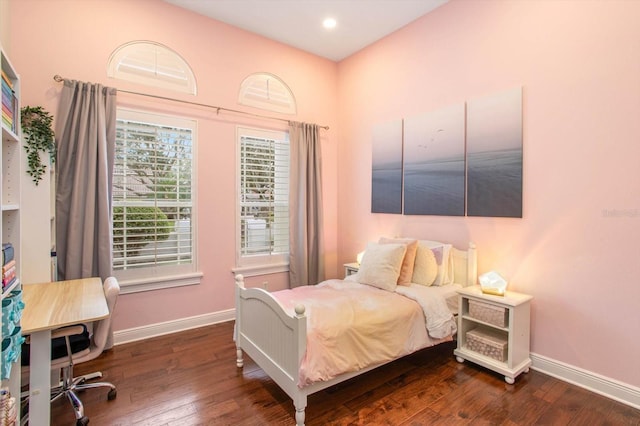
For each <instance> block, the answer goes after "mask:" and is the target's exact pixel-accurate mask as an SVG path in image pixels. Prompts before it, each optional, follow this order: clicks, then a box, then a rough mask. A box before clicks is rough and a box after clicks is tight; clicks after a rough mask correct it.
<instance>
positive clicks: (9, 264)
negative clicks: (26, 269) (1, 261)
mask: <svg viewBox="0 0 640 426" xmlns="http://www.w3.org/2000/svg"><path fill="white" fill-rule="evenodd" d="M15 267H16V260H15V259H11V260H10V261H8V262H7V263H6V264H5V265H2V274H4V273H5V272H7V271H9V270H10V269H11V268H15Z"/></svg>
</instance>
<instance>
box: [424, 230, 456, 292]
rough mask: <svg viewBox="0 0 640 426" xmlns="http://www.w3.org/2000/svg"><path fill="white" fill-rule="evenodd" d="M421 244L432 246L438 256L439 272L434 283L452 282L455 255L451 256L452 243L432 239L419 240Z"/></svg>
mask: <svg viewBox="0 0 640 426" xmlns="http://www.w3.org/2000/svg"><path fill="white" fill-rule="evenodd" d="M419 246H423V247H427V248H430V249H431V251H432V252H433V254H434V256H435V258H436V263H437V265H438V274H437V275H436V278H435V280H434V282H433V285H445V284H451V283H452V282H453V257H452V256H451V249H452V247H453V246H452V245H451V244H445V243H441V242H439V241H430V240H420V241H418V247H419Z"/></svg>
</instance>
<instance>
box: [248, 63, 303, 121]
mask: <svg viewBox="0 0 640 426" xmlns="http://www.w3.org/2000/svg"><path fill="white" fill-rule="evenodd" d="M238 103H239V104H241V105H248V106H252V107H255V108H260V109H265V110H268V111H275V112H281V113H284V114H295V113H296V100H295V98H294V97H293V93H292V92H291V89H289V86H287V84H286V83H285V82H284V81H282V80H281V79H280V78H279V77H278V76H276V75H273V74H269V73H266V72H258V73H255V74H251V75H250V76H249V77H247V78H245V79H244V81H243V82H242V84H241V85H240V92H239V94H238Z"/></svg>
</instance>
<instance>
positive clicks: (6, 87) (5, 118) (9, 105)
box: [2, 73, 19, 132]
mask: <svg viewBox="0 0 640 426" xmlns="http://www.w3.org/2000/svg"><path fill="white" fill-rule="evenodd" d="M4 77H5V76H4V73H3V77H2V123H3V124H4V125H5V126H6V127H7V128H9V129H11V131H12V132H15V131H16V126H17V118H18V114H19V112H18V99H17V98H16V94H15V92H14V90H13V88H12V87H13V85H12V84H10V81H7V80H5V78H4Z"/></svg>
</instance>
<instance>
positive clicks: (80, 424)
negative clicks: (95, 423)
mask: <svg viewBox="0 0 640 426" xmlns="http://www.w3.org/2000/svg"><path fill="white" fill-rule="evenodd" d="M88 424H89V417H87V416H82V417H80V418H79V419H78V420H76V426H87V425H88Z"/></svg>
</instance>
